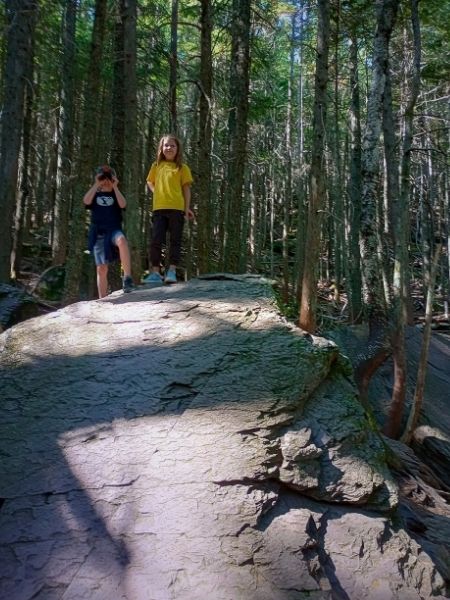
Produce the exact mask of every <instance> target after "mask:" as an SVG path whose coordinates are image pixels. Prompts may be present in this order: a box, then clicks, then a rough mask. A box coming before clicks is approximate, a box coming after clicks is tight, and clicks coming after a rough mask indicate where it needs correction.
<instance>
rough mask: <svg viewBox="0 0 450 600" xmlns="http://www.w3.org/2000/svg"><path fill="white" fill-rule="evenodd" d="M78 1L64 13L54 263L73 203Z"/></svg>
mask: <svg viewBox="0 0 450 600" xmlns="http://www.w3.org/2000/svg"><path fill="white" fill-rule="evenodd" d="M77 8H78V0H68V1H67V3H66V7H65V11H64V16H63V44H62V45H63V60H62V65H61V99H60V112H59V127H58V130H59V140H58V167H57V173H56V201H55V226H54V235H53V245H52V258H53V264H54V265H60V264H64V263H65V261H66V255H67V246H68V239H69V214H70V208H71V204H72V192H73V181H72V178H71V176H72V160H73V156H72V152H73V129H74V122H73V120H74V113H75V110H74V89H75V85H74V77H75V32H76V17H77Z"/></svg>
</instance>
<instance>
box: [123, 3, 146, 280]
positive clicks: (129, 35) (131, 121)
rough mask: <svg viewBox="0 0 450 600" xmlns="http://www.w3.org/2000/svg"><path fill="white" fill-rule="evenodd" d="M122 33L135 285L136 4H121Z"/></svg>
mask: <svg viewBox="0 0 450 600" xmlns="http://www.w3.org/2000/svg"><path fill="white" fill-rule="evenodd" d="M122 16H123V29H124V108H125V139H124V162H125V165H124V167H125V169H124V173H123V175H122V177H123V190H124V194H125V197H126V200H127V211H126V229H127V238H128V244H129V247H130V253H131V274H132V277H133V279H134V281H135V282H138V281H139V280H140V277H141V273H142V259H141V242H142V240H141V228H140V223H141V214H140V206H139V152H138V128H137V82H136V52H137V47H136V17H137V4H136V0H122Z"/></svg>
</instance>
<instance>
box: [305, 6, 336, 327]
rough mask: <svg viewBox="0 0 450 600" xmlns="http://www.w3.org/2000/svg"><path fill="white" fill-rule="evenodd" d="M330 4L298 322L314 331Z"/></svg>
mask: <svg viewBox="0 0 450 600" xmlns="http://www.w3.org/2000/svg"><path fill="white" fill-rule="evenodd" d="M329 31H330V5H329V1H328V0H319V21H318V26H317V54H316V75H315V90H314V114H313V149H312V158H311V177H310V180H311V183H310V195H309V207H308V225H307V231H306V244H305V247H306V252H307V253H306V256H305V262H304V268H303V279H302V295H301V304H300V315H299V325H300V327H301V328H302V329H304V330H305V331H308V332H310V333H313V332H314V331H315V330H316V320H317V314H316V313H317V282H318V272H319V261H320V243H321V240H320V237H321V224H322V215H323V210H324V207H325V204H326V175H325V131H326V116H327V105H328V98H327V85H328V53H329Z"/></svg>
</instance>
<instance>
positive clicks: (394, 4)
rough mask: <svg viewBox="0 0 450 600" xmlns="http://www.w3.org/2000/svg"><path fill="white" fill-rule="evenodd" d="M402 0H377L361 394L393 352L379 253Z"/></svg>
mask: <svg viewBox="0 0 450 600" xmlns="http://www.w3.org/2000/svg"><path fill="white" fill-rule="evenodd" d="M398 3H399V0H377V2H376V12H377V26H376V31H375V39H374V50H373V76H372V85H371V89H370V92H369V98H368V104H367V123H366V129H365V133H364V138H363V149H362V180H363V189H362V215H361V238H360V247H361V258H362V266H363V275H364V281H365V298H364V300H365V308H366V312H367V316H368V319H369V340H368V344H367V353H366V354H365V356H364V357H362V359H361V361H360V363H359V365H358V366H357V367H356V370H355V376H356V381H357V383H358V387H359V390H360V394H361V398H363V399H364V398H365V397H366V394H367V387H368V385H369V382H370V378H371V377H372V375H373V373H374V372H375V371H376V369H377V368H378V367H379V366H380V364H382V363H383V362H384V360H385V359H386V357H387V356H388V354H389V343H388V340H387V333H388V332H387V307H386V304H385V296H384V291H383V278H382V264H381V260H380V256H379V250H380V248H379V236H378V220H377V204H378V197H379V190H380V165H379V140H380V135H381V124H382V119H381V117H382V106H383V94H384V91H385V83H386V74H387V71H388V57H389V41H390V37H391V33H392V30H393V27H394V23H395V18H396V14H397V9H398Z"/></svg>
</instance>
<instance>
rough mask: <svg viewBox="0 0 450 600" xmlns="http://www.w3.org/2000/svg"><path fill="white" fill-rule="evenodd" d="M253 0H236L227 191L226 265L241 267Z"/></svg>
mask: <svg viewBox="0 0 450 600" xmlns="http://www.w3.org/2000/svg"><path fill="white" fill-rule="evenodd" d="M250 9H251V0H233V16H232V41H231V66H230V85H229V94H230V111H229V117H228V132H229V143H228V149H229V151H228V168H227V177H226V181H227V188H226V195H225V209H226V216H225V219H226V221H225V222H226V228H225V230H226V231H225V234H226V240H225V257H224V258H225V261H224V262H225V269H226V270H229V271H231V272H234V273H238V272H239V271H240V264H241V257H240V255H239V254H240V253H239V249H240V247H241V234H242V222H241V221H242V216H243V210H242V195H243V188H244V173H245V167H246V155H247V117H248V93H249V79H250Z"/></svg>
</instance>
